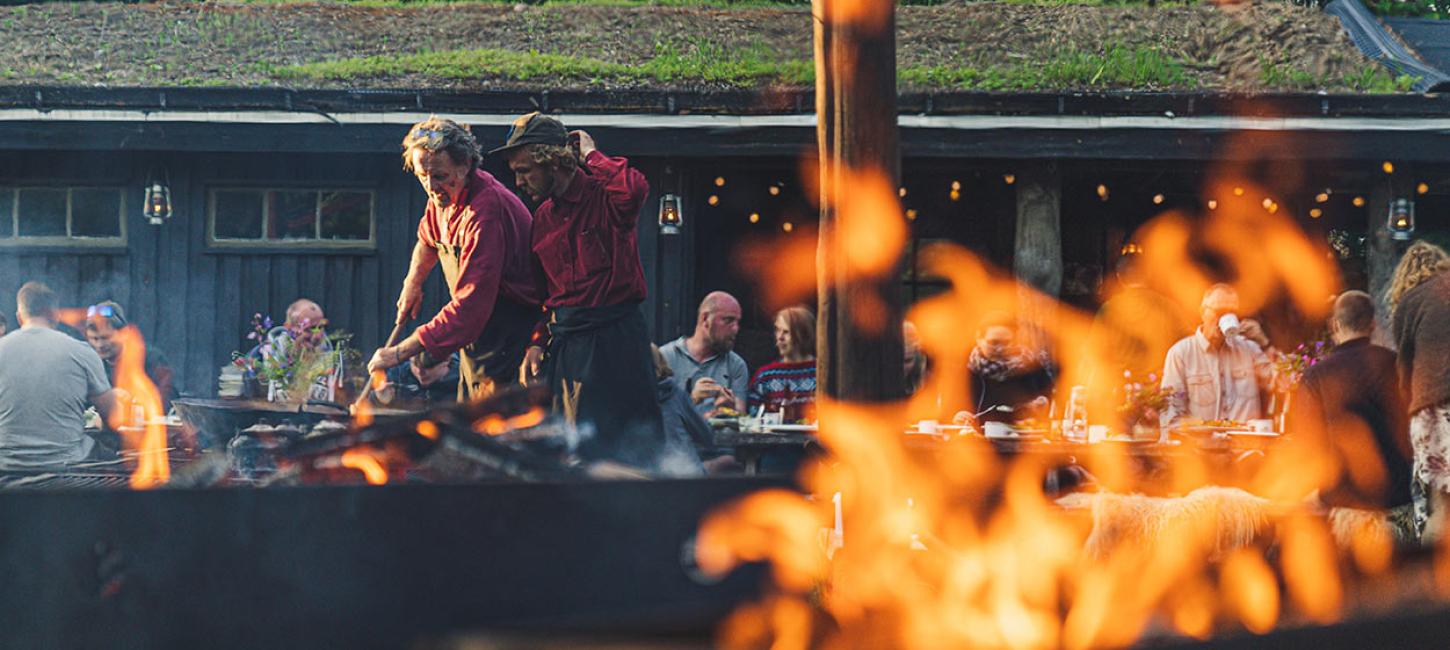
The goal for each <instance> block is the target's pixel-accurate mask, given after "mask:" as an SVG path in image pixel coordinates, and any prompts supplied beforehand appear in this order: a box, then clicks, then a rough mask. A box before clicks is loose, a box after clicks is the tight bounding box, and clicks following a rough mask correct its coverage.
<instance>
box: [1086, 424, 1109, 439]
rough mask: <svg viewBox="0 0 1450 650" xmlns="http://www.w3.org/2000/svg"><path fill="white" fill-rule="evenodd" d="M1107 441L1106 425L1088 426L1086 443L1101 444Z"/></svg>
mask: <svg viewBox="0 0 1450 650" xmlns="http://www.w3.org/2000/svg"><path fill="white" fill-rule="evenodd" d="M1107 439H1108V425H1106V424H1093V425H1089V426H1088V442H1102V441H1104V440H1107Z"/></svg>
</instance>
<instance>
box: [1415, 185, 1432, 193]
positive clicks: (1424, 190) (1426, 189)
mask: <svg viewBox="0 0 1450 650" xmlns="http://www.w3.org/2000/svg"><path fill="white" fill-rule="evenodd" d="M1429 191H1430V186H1429V185H1428V184H1426V183H1420V184H1419V185H1416V186H1415V193H1416V194H1425V193H1427V192H1429Z"/></svg>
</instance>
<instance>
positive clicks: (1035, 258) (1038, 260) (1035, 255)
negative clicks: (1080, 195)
mask: <svg viewBox="0 0 1450 650" xmlns="http://www.w3.org/2000/svg"><path fill="white" fill-rule="evenodd" d="M1014 250H1015V251H1016V253H1015V254H1014V255H1013V257H1012V271H1013V273H1015V274H1016V276H1017V278H1018V279H1019V280H1021V281H1022V282H1023V283H1024V284H1027V285H1028V286H1031V287H1033V288H1035V289H1037V290H1038V291H1041V292H1043V293H1045V294H1047V295H1049V296H1057V295H1059V294H1060V293H1061V292H1062V179H1061V175H1060V174H1059V173H1058V169H1057V163H1053V162H1048V163H1042V164H1037V165H1033V166H1030V167H1028V168H1026V169H1023V170H1022V171H1021V172H1020V173H1018V174H1017V239H1016V247H1015V249H1014Z"/></svg>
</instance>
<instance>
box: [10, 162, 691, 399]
mask: <svg viewBox="0 0 1450 650" xmlns="http://www.w3.org/2000/svg"><path fill="white" fill-rule="evenodd" d="M603 144H604V143H601V145H603ZM636 162H637V164H638V165H639V167H640V168H641V169H642V170H643V171H645V173H646V175H647V176H648V177H649V178H650V179H651V181H652V183H656V177H657V176H658V177H659V178H660V179H661V180H660V182H659V183H658V186H657V187H656V191H655V192H654V193H653V195H652V196H651V197H650V200H649V201H646V203H645V206H644V208H642V210H641V213H642V216H641V220H640V249H641V256H642V258H643V260H644V264H645V273H646V277H647V280H648V281H649V283H650V288H651V295H650V300H649V302H648V303H647V304H646V305H645V306H644V309H645V314H646V320H647V322H649V324H650V326H651V328H652V330H654V331H657V332H662V333H663V334H662V335H663V336H664V337H665V338H669V337H672V336H675V335H677V333H678V331H679V330H680V329H681V328H682V327H683V326H682V325H681V321H680V315H679V313H678V312H679V309H678V306H679V304H680V302H681V299H680V296H684V295H686V294H688V293H689V290H688V288H687V287H686V286H684V281H685V278H687V277H688V276H687V274H686V273H684V272H683V271H682V270H681V269H679V268H678V267H676V268H675V269H673V270H669V271H666V272H663V273H662V272H661V269H660V268H659V264H660V258H661V251H664V255H663V257H664V259H665V260H666V263H668V264H671V265H680V264H683V256H682V255H681V254H680V253H679V244H678V243H676V241H670V240H678V239H679V238H661V237H660V236H659V235H658V230H657V227H656V226H655V215H656V206H657V201H658V198H657V197H658V194H659V191H660V189H659V188H660V187H663V186H667V185H668V183H669V181H668V175H667V174H665V172H664V169H665V165H664V164H663V163H662V162H660V161H649V160H640V161H636ZM491 167H492V166H491ZM163 168H164V169H165V170H166V172H167V173H168V174H169V176H170V181H171V190H172V202H173V205H174V206H175V214H174V216H173V217H172V219H171V220H170V221H169V222H168V223H166V224H164V225H161V226H152V225H149V224H147V223H146V221H145V219H144V218H143V216H142V214H141V199H142V187H143V185H144V184H145V183H146V179H147V175H148V174H150V173H152V171H153V170H157V169H163ZM492 171H494V172H495V173H496V174H498V175H501V178H503V179H504V180H505V184H507V185H511V184H512V183H511V177H509V176H507V175H504V174H503V171H504V170H502V169H501V168H499V167H492ZM9 183H34V184H58V185H66V184H75V185H80V184H85V185H120V186H123V187H126V188H127V191H126V199H125V200H126V208H127V215H126V220H127V223H126V228H127V245H126V247H125V248H124V249H115V250H79V249H65V248H52V249H35V248H0V310H4V313H5V314H6V315H7V316H8V317H9V319H10V320H11V321H12V326H14V323H13V321H14V313H15V291H16V289H18V288H19V287H20V285H21V284H22V283H24V282H26V281H28V280H40V281H43V282H46V283H47V284H49V285H50V286H51V287H52V288H53V289H55V290H56V291H57V293H59V295H60V298H61V302H62V305H63V306H67V307H80V308H84V307H85V306H87V305H90V304H94V303H96V302H98V301H101V300H105V299H113V300H116V301H118V302H120V303H121V304H122V305H124V306H125V308H126V310H127V315H128V316H129V317H130V319H131V321H132V322H134V323H135V324H137V325H138V326H139V327H140V328H141V330H142V333H143V334H144V335H145V336H146V339H147V341H148V342H149V343H150V344H151V345H155V346H158V347H160V348H161V349H162V351H164V352H165V353H166V355H167V357H168V358H169V359H170V361H171V363H172V365H173V366H174V367H175V370H176V372H177V385H178V386H179V387H180V389H181V390H182V391H183V392H185V393H187V394H192V395H203V396H204V395H213V394H215V391H216V376H217V372H218V369H219V368H220V367H221V366H222V365H223V364H225V363H227V362H228V361H229V360H230V358H231V352H232V351H233V350H237V349H240V348H242V347H243V346H244V345H246V343H247V342H246V340H245V336H246V333H247V332H248V331H249V327H250V322H251V317H252V314H254V313H258V312H261V313H266V314H271V315H272V316H273V318H274V319H276V320H279V321H280V320H281V319H282V318H283V317H284V314H285V310H286V307H287V305H288V304H289V303H290V302H292V301H293V300H295V299H296V298H298V297H308V298H311V299H313V300H316V301H317V302H318V303H320V304H321V305H322V306H323V308H324V310H325V311H326V312H327V317H328V320H329V321H330V322H331V324H332V327H334V328H341V329H346V330H348V331H351V332H353V333H354V335H355V341H356V346H357V347H359V348H362V349H364V350H365V354H370V353H371V350H372V349H373V348H374V347H375V346H377V345H378V344H380V343H381V342H382V341H383V339H384V338H386V337H387V334H388V331H389V330H390V329H391V323H392V318H393V314H394V308H393V303H394V301H395V300H396V297H397V292H398V288H399V286H400V285H401V283H402V278H403V275H404V274H405V273H406V272H407V265H408V259H409V255H410V253H411V251H412V247H413V244H414V242H415V240H416V236H415V233H416V230H417V224H418V218H419V216H420V215H421V214H422V211H423V207H424V202H425V201H426V198H425V197H424V195H423V193H422V191H421V190H420V189H419V188H418V186H417V182H416V181H415V180H414V179H413V178H412V176H411V175H409V174H406V173H404V172H403V171H402V168H401V165H400V160H399V158H398V157H397V156H396V155H394V154H291V153H288V154H252V153H165V152H131V151H121V152H116V151H109V152H65V151H12V152H7V153H6V154H5V155H3V156H0V184H9ZM219 186H275V187H287V186H297V187H314V188H315V187H319V186H325V187H332V186H337V187H361V188H370V189H373V190H375V191H376V192H377V199H376V211H375V219H376V230H377V248H376V250H371V251H346V252H343V251H323V250H280V249H271V250H267V249H250V250H238V249H217V248H208V246H207V243H206V194H207V190H208V188H211V187H219ZM445 297H446V289H444V287H443V284H442V280H441V277H440V276H439V274H438V273H436V272H435V274H434V277H433V278H432V279H430V281H429V284H428V287H427V296H426V302H425V305H424V314H425V316H431V315H432V313H434V312H435V311H436V310H437V308H438V307H439V306H440V305H441V303H442V300H443V299H444V298H445ZM689 311H693V308H692V307H691V308H690V309H689Z"/></svg>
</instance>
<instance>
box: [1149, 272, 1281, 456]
mask: <svg viewBox="0 0 1450 650" xmlns="http://www.w3.org/2000/svg"><path fill="white" fill-rule="evenodd" d="M1238 311H1239V295H1238V292H1237V291H1236V290H1234V288H1233V287H1231V286H1229V285H1227V284H1215V285H1213V286H1211V287H1209V288H1208V291H1206V292H1204V294H1203V302H1202V303H1201V305H1200V309H1199V315H1200V318H1201V321H1200V323H1199V326H1198V329H1197V330H1196V331H1195V332H1194V333H1193V334H1191V335H1189V336H1188V337H1186V338H1184V339H1182V340H1180V341H1178V342H1177V343H1175V344H1173V347H1171V348H1169V349H1168V354H1167V356H1166V357H1165V358H1164V360H1163V383H1162V386H1163V388H1166V389H1170V390H1171V391H1172V395H1171V397H1169V399H1168V407H1167V408H1165V409H1163V412H1162V413H1161V414H1160V415H1159V418H1160V423H1161V425H1162V426H1163V428H1165V429H1168V428H1172V427H1175V426H1178V425H1179V424H1180V423H1182V422H1183V421H1184V420H1186V419H1192V420H1203V421H1208V420H1237V421H1248V420H1255V419H1259V418H1261V417H1263V400H1262V399H1261V397H1260V392H1261V391H1266V390H1269V389H1270V387H1271V385H1272V383H1273V378H1274V368H1273V364H1272V363H1270V360H1269V355H1268V354H1267V353H1266V352H1265V350H1266V349H1268V348H1269V339H1268V337H1267V336H1265V335H1264V330H1263V328H1262V327H1261V326H1260V325H1259V324H1258V322H1256V321H1254V320H1252V319H1242V320H1241V319H1240V318H1239V316H1238Z"/></svg>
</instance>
